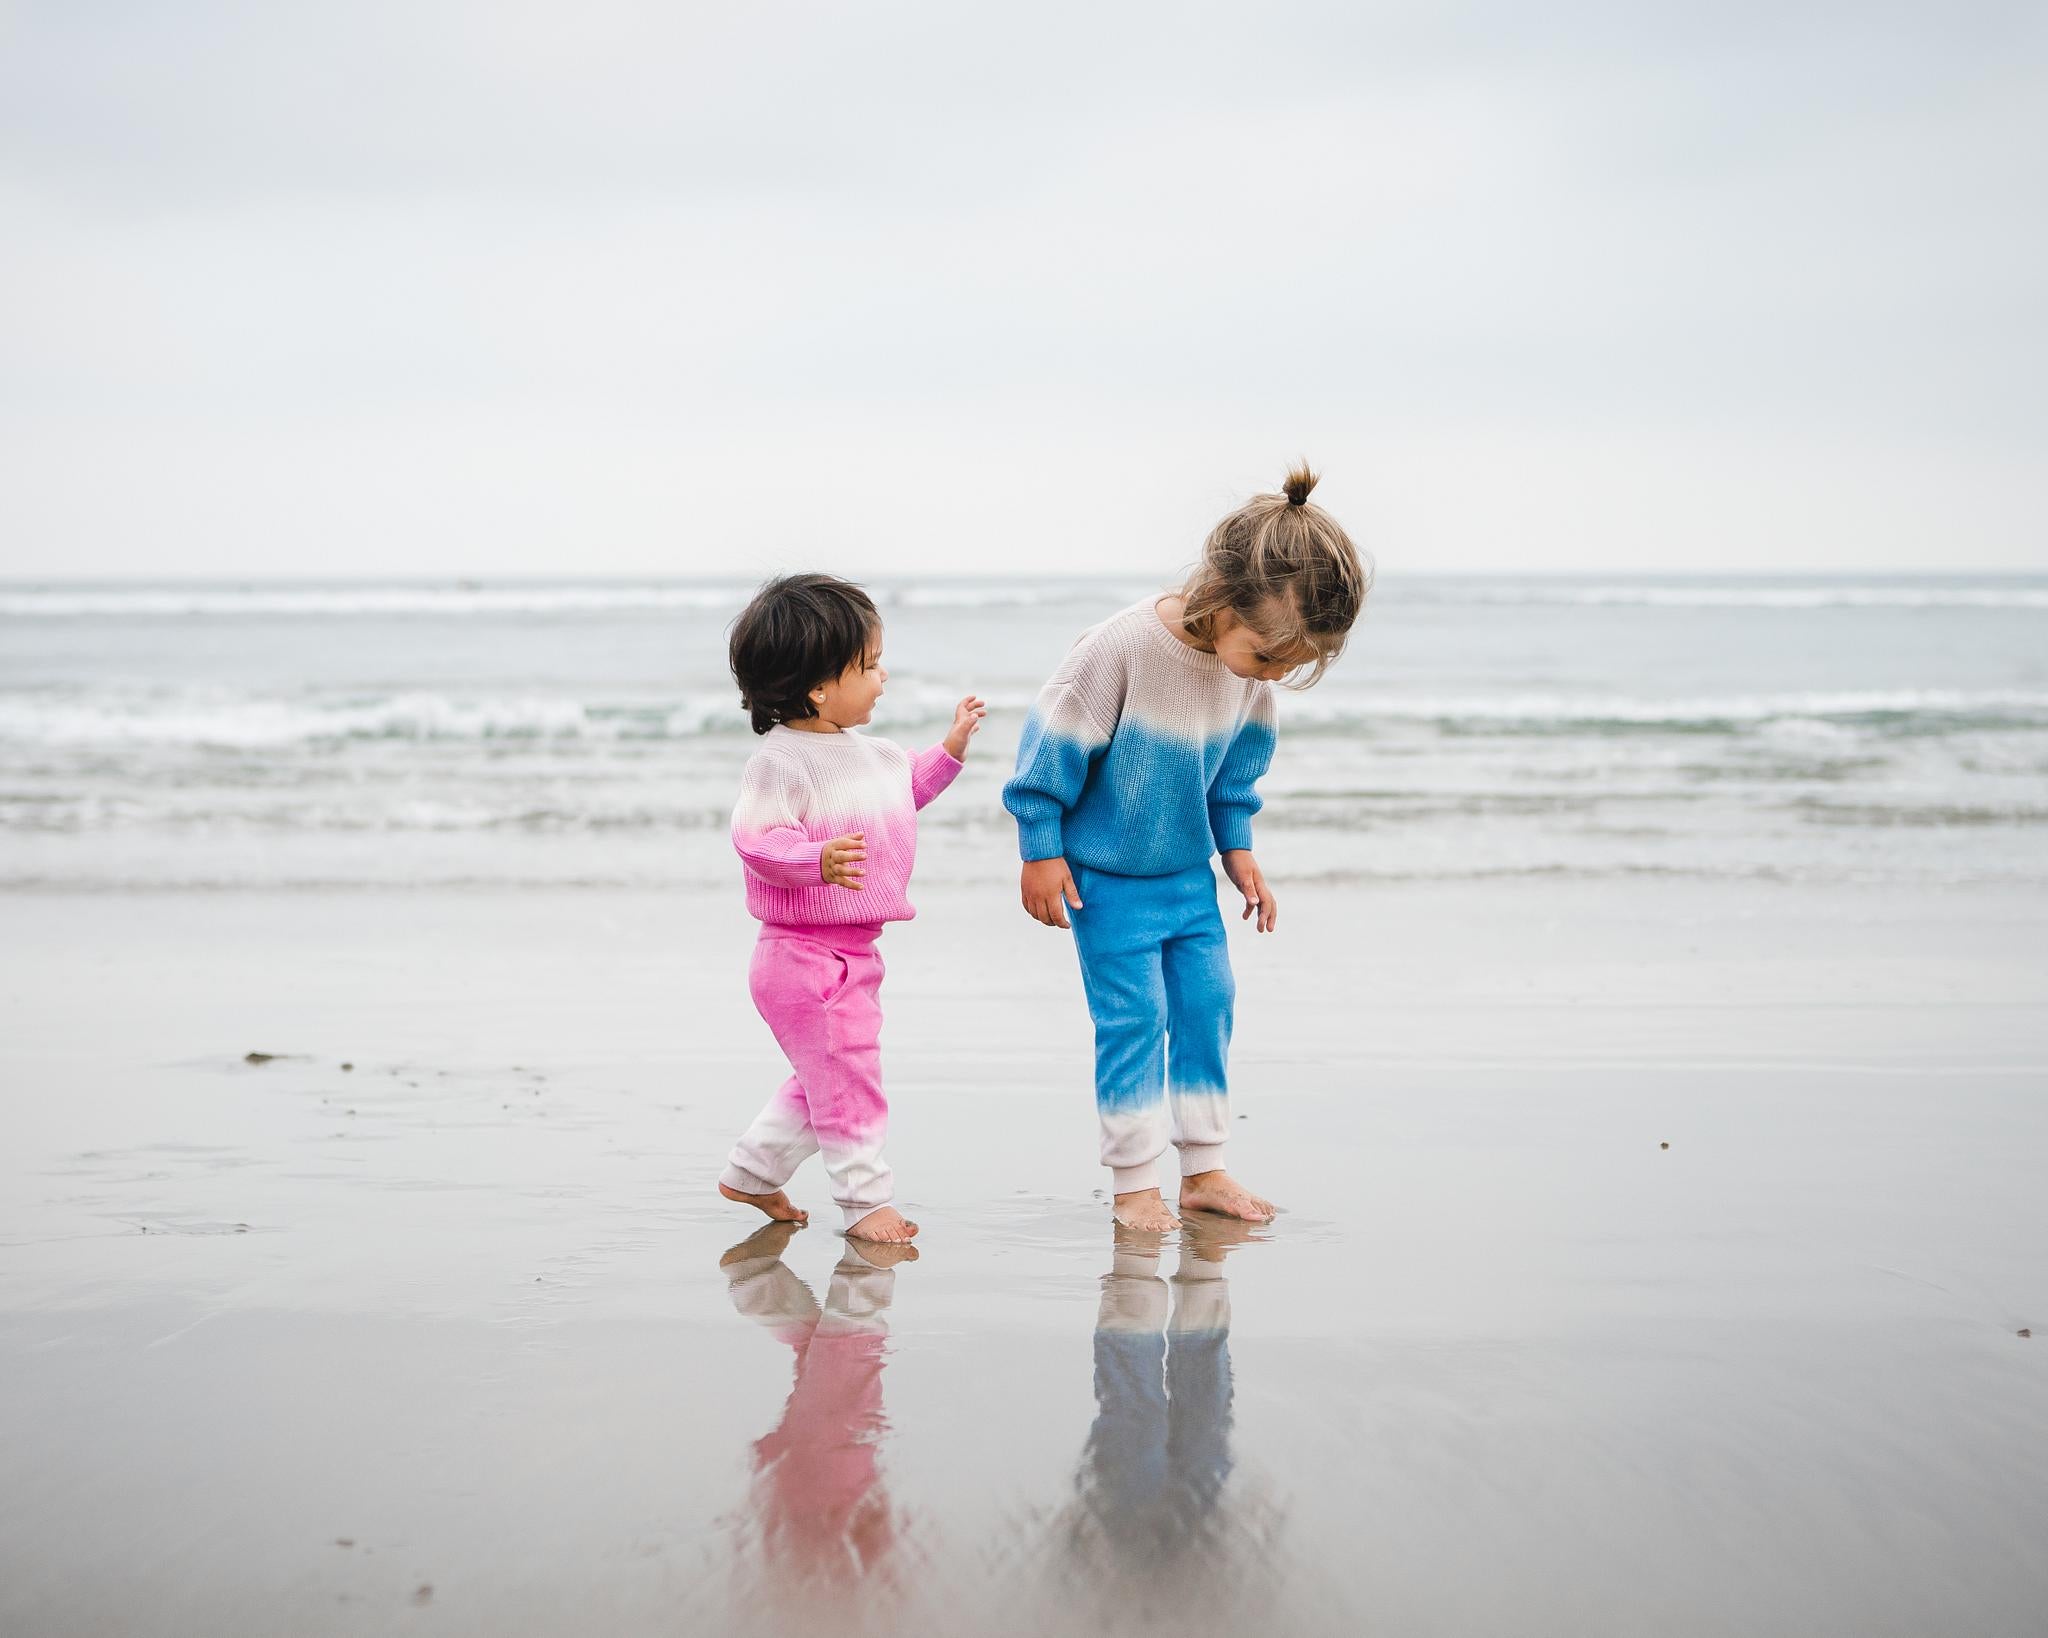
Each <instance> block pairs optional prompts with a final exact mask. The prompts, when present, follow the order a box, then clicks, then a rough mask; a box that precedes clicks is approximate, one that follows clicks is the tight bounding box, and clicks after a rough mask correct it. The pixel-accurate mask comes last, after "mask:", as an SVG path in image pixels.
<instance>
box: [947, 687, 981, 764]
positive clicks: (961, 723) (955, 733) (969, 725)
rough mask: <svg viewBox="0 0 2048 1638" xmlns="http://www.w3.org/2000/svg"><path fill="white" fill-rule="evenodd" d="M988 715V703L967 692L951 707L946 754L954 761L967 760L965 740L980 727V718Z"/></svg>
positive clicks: (970, 737)
mask: <svg viewBox="0 0 2048 1638" xmlns="http://www.w3.org/2000/svg"><path fill="white" fill-rule="evenodd" d="M987 715H988V705H987V703H986V702H985V701H983V699H982V698H981V696H980V695H978V694H969V695H968V696H967V698H965V699H964V700H962V701H961V702H960V703H959V704H958V705H956V706H954V707H953V728H952V731H951V732H950V733H948V734H947V735H946V739H945V746H946V755H948V756H949V757H951V758H952V759H953V760H954V761H955V762H965V761H966V760H967V742H968V741H969V740H970V739H972V738H973V737H974V735H975V731H976V730H977V729H979V728H980V727H981V719H982V718H983V717H985V716H987Z"/></svg>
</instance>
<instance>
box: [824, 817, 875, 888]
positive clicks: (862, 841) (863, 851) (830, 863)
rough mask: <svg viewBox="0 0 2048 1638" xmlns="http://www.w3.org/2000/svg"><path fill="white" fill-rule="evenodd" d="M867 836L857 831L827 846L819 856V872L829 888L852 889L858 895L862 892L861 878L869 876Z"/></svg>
mask: <svg viewBox="0 0 2048 1638" xmlns="http://www.w3.org/2000/svg"><path fill="white" fill-rule="evenodd" d="M867 835H868V833H867V832H866V831H864V830H857V831H855V832H854V833H853V834H852V835H851V836H838V837H835V838H833V839H832V840H831V841H829V842H827V843H826V844H825V851H824V852H823V853H821V854H820V855H819V856H818V871H819V874H820V875H822V876H823V877H824V878H825V881H826V883H827V885H828V886H832V887H850V888H852V889H853V890H854V891H855V892H856V893H858V892H859V891H860V890H861V887H862V885H863V884H862V882H861V877H862V876H864V875H866V874H867V857H868V843H867Z"/></svg>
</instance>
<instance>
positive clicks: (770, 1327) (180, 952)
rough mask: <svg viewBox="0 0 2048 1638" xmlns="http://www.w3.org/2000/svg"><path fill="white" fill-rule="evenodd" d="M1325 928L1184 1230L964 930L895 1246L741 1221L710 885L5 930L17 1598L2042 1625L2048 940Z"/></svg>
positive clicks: (1254, 1065) (369, 1610)
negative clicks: (1133, 1226)
mask: <svg viewBox="0 0 2048 1638" xmlns="http://www.w3.org/2000/svg"><path fill="white" fill-rule="evenodd" d="M1283 894H1285V898H1284V901H1283V902H1284V909H1283V929H1282V932H1281V933H1280V934H1279V935H1278V936H1277V937H1276V938H1274V939H1272V940H1269V941H1255V940H1254V939H1253V938H1251V937H1250V936H1249V935H1247V936H1245V937H1243V938H1241V939H1239V940H1237V941H1236V949H1237V955H1238V967H1239V975H1240V983H1241V994H1242V1000H1241V1025H1240V1032H1239V1042H1238V1051H1237V1055H1236V1079H1237V1083H1238V1088H1239V1095H1238V1100H1237V1112H1238V1113H1239V1114H1240V1115H1241V1116H1242V1117H1243V1119H1242V1120H1241V1121H1240V1122H1239V1123H1238V1127H1237V1130H1238V1134H1239V1141H1238V1143H1237V1146H1236V1147H1237V1152H1236V1154H1235V1155H1234V1157H1233V1163H1234V1165H1235V1167H1236V1169H1238V1170H1239V1171H1240V1173H1241V1174H1242V1175H1243V1176H1244V1177H1245V1178H1246V1179H1247V1180H1248V1181H1250V1182H1252V1183H1253V1184H1254V1185H1255V1186H1258V1187H1261V1188H1263V1189H1265V1190H1266V1191H1267V1192H1269V1193H1272V1194H1274V1195H1275V1196H1276V1197H1277V1198H1279V1199H1280V1200H1281V1201H1282V1202H1283V1204H1285V1205H1287V1206H1288V1207H1289V1208H1290V1209H1289V1210H1288V1211H1287V1213H1286V1214H1285V1215H1284V1216H1283V1217H1282V1218H1281V1219H1280V1220H1279V1222H1278V1223H1277V1224H1275V1225H1274V1226H1273V1227H1272V1228H1270V1229H1266V1230H1260V1231H1257V1232H1254V1233H1238V1232H1233V1231H1232V1230H1230V1229H1229V1228H1228V1227H1227V1226H1223V1225H1217V1224H1202V1225H1197V1226H1196V1228H1194V1229H1193V1230H1191V1231H1190V1232H1189V1233H1187V1234H1185V1235H1183V1236H1178V1237H1174V1238H1173V1239H1171V1240H1169V1241H1167V1242H1166V1243H1164V1244H1163V1245H1155V1244H1147V1243H1143V1242H1133V1241H1129V1240H1126V1241H1125V1242H1124V1243H1121V1244H1119V1243H1118V1242H1117V1241H1116V1239H1115V1238H1114V1236H1113V1234H1112V1232H1111V1228H1110V1225H1109V1223H1108V1220H1107V1214H1106V1208H1105V1206H1104V1204H1103V1203H1102V1201H1101V1200H1100V1199H1099V1197H1098V1196H1097V1194H1096V1191H1098V1190H1099V1189H1100V1188H1101V1185H1102V1177H1101V1174H1100V1173H1099V1171H1098V1170H1097V1169H1096V1168H1095V1167H1094V1165H1093V1164H1092V1161H1093V1148H1092V1116H1091V1112H1090V1108H1089V1104H1088V1097H1087V1092H1086V1086H1087V1035H1086V1026H1085V1020H1084V1018H1083V1016H1082V1013H1081V1008H1080V1004H1079V999H1078V994H1077V991H1078V983H1077V980H1076V978H1075V975H1074V973H1073V971H1072V967H1071V960H1072V957H1071V953H1070V952H1069V951H1068V950H1067V949H1066V948H1064V945H1063V943H1062V941H1061V940H1060V939H1059V938H1057V937H1056V936H1054V935H1051V934H1047V933H1044V932H1043V931H1042V930H1039V929H1036V928H1034V927H1031V926H1029V925H1028V924H1026V923H1024V922H1023V920H1022V918H1021V916H1018V915H1016V914H1015V913H1013V912H1012V911H1011V910H1010V909H1009V907H1008V904H1007V901H1006V899H1005V897H1004V896H1003V895H1002V894H1001V893H999V892H986V893H985V892H978V891H977V892H969V891H966V890H961V889H944V888H937V887H934V888H931V889H928V890H927V891H926V892H924V893H923V894H922V895H921V896H920V897H921V902H922V904H923V906H924V910H925V915H924V917H923V919H922V920H921V921H920V922H919V923H917V924H916V925H914V926H912V927H909V928H903V929H898V930H895V931H892V932H891V933H890V935H889V938H888V942H887V944H886V945H885V952H886V954H887V955H888V958H889V961H890V967H891V972H890V978H889V983H888V989H887V999H888V1002H889V1007H890V1015H889V1017H890V1021H889V1029H888V1033H887V1035H886V1036H885V1051H886V1054H887V1059H888V1066H889V1075H890V1082H891V1087H892V1095H893V1096H894V1099H895V1102H896V1108H897V1119H896V1130H895V1135H894V1139H893V1141H892V1158H893V1160H894V1163H895V1165H896V1168H897V1172H898V1176H899V1179H900V1181H901V1183H902V1186H903V1189H904V1203H905V1205H906V1207H907V1208H908V1209H909V1210H910V1211H911V1213H912V1215H914V1216H917V1217H918V1218H920V1220H921V1221H922V1222H923V1223H924V1225H925V1232H924V1235H923V1237H922V1238H921V1240H920V1242H919V1249H920V1253H921V1255H920V1256H919V1257H918V1258H917V1259H916V1260H915V1261H910V1262H905V1263H903V1264H901V1265H900V1266H893V1267H891V1266H878V1265H877V1263H876V1262H874V1261H870V1260H868V1259H864V1258H861V1257H859V1256H858V1255H852V1256H849V1254H848V1248H847V1245H846V1242H844V1241H843V1240H841V1239H839V1238H838V1237H836V1236H834V1235H833V1234H831V1233H830V1232H829V1230H828V1229H827V1228H826V1227H824V1226H823V1223H822V1213H821V1214H820V1222H819V1226H815V1227H812V1228H810V1229H807V1230H804V1231H802V1232H801V1233H798V1234H795V1235H793V1236H789V1237H788V1243H787V1245H786V1247H784V1246H778V1245H776V1244H775V1243H774V1242H775V1240H777V1239H778V1238H780V1237H778V1236H768V1237H766V1238H763V1237H759V1236H754V1235H753V1230H754V1229H755V1227H756V1226H757V1225H756V1223H755V1222H752V1221H749V1220H748V1218H747V1217H746V1215H745V1214H744V1213H743V1212H741V1211H739V1210H738V1209H737V1208H733V1207H729V1206H726V1205H724V1204H722V1203H721V1202H718V1201H717V1200H716V1199H715V1197H714V1196H713V1195H712V1193H711V1181H712V1178H713V1175H714V1173H715V1171H716V1168H717V1165H718V1163H719V1161H720V1159H721V1158H722V1155H723V1151H724V1148H725V1146H726V1144H727V1143H729V1141H730V1139H731V1137H732V1135H733V1134H734V1133H735V1132H736V1131H737V1130H738V1128H739V1126H740V1125H741V1124H742V1123H743V1122H744V1120H745V1119H746V1118H747V1116H748V1115H750V1114H751V1113H752V1111H753V1109H754V1108H755V1106H756V1105H757V1104H758V1103H759V1101H760V1100H761V1099H762V1098H763V1097H764V1096H765V1095H766V1092H767V1091H768V1089H769V1088H770V1087H771V1086H772V1085H773V1084H774V1082H775V1080H776V1079H778V1078H779V1073H780V1071H779V1068H778V1063H777V1060H776V1058H775V1055H774V1051H773V1047H772V1044H771V1043H770V1041H769V1040H768V1037H767V1033H766V1031H765V1029H764V1028H763V1027H762V1026H761V1025H760V1024H759V1022H758V1020H756V1019H755V1018H754V1016H753V1014H752V1012H751V1009H750V1008H749V1006H748V1004H747V1001H746V997H745V992H744V984H743V973H744V967H743V960H742V952H743V950H744V945H745V940H746V938H747V935H748V925H747V923H746V922H745V921H744V918H743V916H742V915H741V914H740V913H739V910H738V908H737V906H735V905H734V904H733V903H732V902H731V900H730V897H729V896H726V895H711V896H696V895H686V894H669V895H631V894H626V893H580V894H579V893H575V892H555V893H551V892H528V893H520V894H510V893H502V892H478V893H474V894H465V893H461V892H447V891H444V892H438V893H432V894H411V895H408V894H399V893H391V894H334V895H320V894H296V895H281V896H267V895H263V894H256V893H246V894H242V893H231V894H222V895H204V894H158V895H148V894H143V895H126V896H123V895H115V894H103V895H87V896H62V895H54V894H52V895H37V894H18V895H13V896H10V897H9V898H8V899H7V901H6V905H5V916H6V922H7V938H6V939H5V941H4V952H0V998H4V1009H5V1015H6V1019H7V1027H6V1031H5V1042H4V1046H0V1066H4V1074H0V1086H4V1090H0V1099H4V1107H0V1118H4V1123H5V1124H4V1130H5V1131H6V1133H7V1142H6V1145H5V1156H4V1159H0V1180H4V1188H0V1449H4V1451H5V1452H6V1458H5V1466H4V1471H5V1483H4V1489H0V1631H5V1632H8V1633H15V1632H20V1633H34V1634H47V1635H65V1634H88V1633H89V1634H95V1635H98V1634H106V1633H113V1632H150V1633H193V1634H208V1635H215V1638H221V1635H235V1634H244V1633H247V1634H273V1633H278V1632H291V1633H294V1634H322V1633H387V1632H393V1631H401V1630H408V1629H409V1628H411V1627H412V1626H414V1625H417V1626H418V1628H419V1629H420V1630H422V1631H426V1630H434V1631H439V1632H443V1633H475V1634H486V1633H488V1634H551V1633H580V1632H607V1633H616V1634H639V1633H696V1632H708V1631H712V1630H728V1631H740V1632H760V1633H773V1632H778V1631H792V1630H799V1629H800V1628H801V1629H802V1630H811V1629H815V1628H819V1627H822V1626H828V1625H829V1626H830V1628H831V1629H832V1630H835V1631H846V1632H867V1631H874V1632H885V1631H887V1632H906V1633H912V1634H917V1633H928V1632H940V1631H944V1632H948V1633H963V1634H974V1633H1013V1632H1015V1633H1023V1632H1084V1631H1112V1632H1121V1631H1134V1632H1136V1631H1152V1630H1159V1631H1168V1630H1174V1631H1187V1630H1191V1629H1193V1630H1216V1629H1218V1628H1219V1627H1221V1628H1225V1629H1227V1628H1229V1627H1233V1626H1237V1625H1240V1624H1242V1623H1246V1622H1255V1623H1256V1628H1257V1630H1260V1631H1265V1632H1274V1633H1289V1634H1320V1633H1353V1632H1357V1631H1361V1630H1385V1631H1391V1632H1402V1633H1422V1634H1435V1633H1443V1634H1467V1633H1471V1634H1478V1633H1494V1632H1509V1631H1512V1632H1516V1633H1522V1634H1531V1633H1544V1634H1547V1633H1557V1634H1567V1633H1569V1634H1574V1635H1584V1634H1589V1633H1615V1634H1622V1633H1628V1634H1637V1633H1644V1632H1657V1633H1662V1634H1693V1633H1698V1634H1708V1633H1726V1632H1732V1631H1741V1632H1754V1633H1777V1632H1784V1633H1793V1632H1797V1633H1802V1634H1813V1633H1843V1634H1852V1633H1853V1634H1859V1635H1867V1634H1889V1633H1896V1634H1902V1635H1903V1634H1924V1633H1927V1632H1931V1631H1954V1632H1970V1633H1973V1634H2013V1635H2019V1634H2032V1633H2035V1632H2038V1631H2040V1630H2041V1625H2042V1621H2043V1611H2044V1610H2048V1554H2044V1552H2043V1550H2042V1548H2041V1545H2040V1544H2041V1542H2043V1541H2044V1540H2048V1482H2044V1478H2043V1475H2044V1474H2048V1172H2044V1169H2043V1163H2042V1162H2043V1156H2044V1155H2048V958H2044V956H2043V954H2042V952H2043V951H2044V950H2048V901H2043V900H2042V899H2041V898H2040V897H2038V896H2032V895H2026V894H2019V895H2015V894H2010V893H2008V894H1999V893H1995V892H1990V891H1961V890H1950V891H1947V892H1944V893H1940V894H1933V893H1902V892H1899V891H1897V890H1892V889H1883V890H1880V889H1875V888H1872V889H1820V888H1788V887H1784V886H1778V885H1767V884H1759V885H1757V886H1754V887H1747V888H1729V887H1726V886H1719V887H1714V888H1706V887H1701V886H1695V885H1689V884H1686V883H1682V882H1654V881H1653V882H1645V883H1642V884H1640V885H1619V886H1618V885H1615V884H1611V883H1610V884H1599V885H1587V884H1572V883H1563V882H1560V883H1544V882H1524V883H1514V884H1503V885H1500V886H1495V887H1488V886H1479V887H1469V888H1455V889H1451V888H1443V887H1430V888H1427V889H1424V888H1419V887H1418V888H1386V889H1361V888H1355V887H1354V888H1342V889H1327V890H1321V891H1317V890H1312V889H1310V888H1308V887H1305V886H1302V885H1298V884H1297V885H1295V886H1294V887H1293V889H1292V891H1291V892H1288V891H1287V890H1286V889H1284V888H1283ZM251 1051H256V1052H263V1053H272V1054H278V1055H279V1056H277V1057H275V1058H273V1059H272V1060H271V1061H268V1062H261V1063H250V1062H247V1061H246V1060H245V1054H247V1053H249V1052H251ZM344 1065H352V1066H353V1067H352V1068H344V1067H343V1066H344ZM1666 1144H1668V1145H1669V1147H1668V1148H1666V1147H1664V1145H1666ZM797 1193H798V1195H799V1197H800V1199H802V1201H803V1202H804V1203H805V1204H808V1205H809V1206H811V1207H812V1208H813V1210H814V1211H817V1210H818V1209H819V1208H821V1207H824V1206H826V1205H827V1204H828V1202H827V1200H826V1196H825V1191H824V1187H823V1180H822V1176H821V1174H819V1173H818V1172H817V1171H816V1170H815V1169H812V1170H810V1171H807V1172H806V1173H805V1174H804V1175H803V1176H802V1177H801V1179H800V1180H799V1183H798V1186H797ZM2023 1331H2032V1332H2033V1333H2034V1335H2033V1336H2031V1337H2026V1336H2022V1335H2021V1333H2022V1332H2023Z"/></svg>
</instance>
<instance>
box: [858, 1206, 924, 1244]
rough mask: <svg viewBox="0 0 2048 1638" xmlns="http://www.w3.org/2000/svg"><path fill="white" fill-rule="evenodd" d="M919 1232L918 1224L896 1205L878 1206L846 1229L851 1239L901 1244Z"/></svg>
mask: <svg viewBox="0 0 2048 1638" xmlns="http://www.w3.org/2000/svg"><path fill="white" fill-rule="evenodd" d="M916 1233H917V1225H916V1224H915V1223H913V1222H911V1221H910V1220H909V1219H907V1218H906V1217H905V1216H904V1215H903V1213H901V1212H900V1211H898V1210H897V1209H896V1208H895V1207H894V1206H877V1207H876V1208H875V1209H874V1210H873V1211H871V1212H869V1213H868V1214H867V1216H865V1217H863V1218H862V1219H861V1220H860V1221H859V1222H858V1223H856V1224H854V1225H853V1227H852V1228H850V1229H848V1230H847V1231H846V1237H847V1239H849V1240H879V1241H881V1242H882V1243H883V1244H885V1245H889V1244H900V1243H901V1242H903V1241H905V1240H908V1239H910V1238H911V1237H912V1236H913V1235H915V1234H916Z"/></svg>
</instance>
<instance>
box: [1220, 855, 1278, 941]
mask: <svg viewBox="0 0 2048 1638" xmlns="http://www.w3.org/2000/svg"><path fill="white" fill-rule="evenodd" d="M1223 874H1224V875H1226V876H1228V877H1229V878H1230V885H1231V886H1232V887H1234V888H1236V889H1237V890H1238V891H1239V892H1240V893H1242V894H1243V895H1244V915H1243V916H1242V917H1241V918H1240V919H1241V920H1244V921H1249V920H1251V915H1252V912H1253V911H1254V910H1256V911H1258V913H1259V931H1260V932H1262V933H1270V932H1272V930H1273V926H1274V923H1276V922H1277V921H1279V919H1280V906H1279V905H1278V904H1276V903H1275V902H1274V901H1273V890H1272V888H1270V887H1268V886H1267V885H1266V873H1265V872H1264V871H1263V870H1261V869H1260V868H1259V861H1258V860H1256V859H1254V858H1253V857H1252V856H1251V854H1250V852H1249V851H1248V850H1246V849H1244V848H1241V847H1235V848H1232V849H1231V850H1230V851H1229V852H1228V853H1226V854H1224V855H1223Z"/></svg>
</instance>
